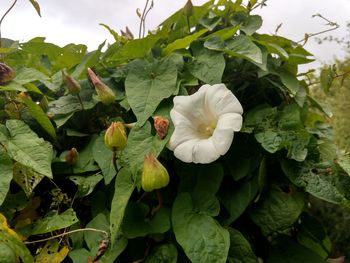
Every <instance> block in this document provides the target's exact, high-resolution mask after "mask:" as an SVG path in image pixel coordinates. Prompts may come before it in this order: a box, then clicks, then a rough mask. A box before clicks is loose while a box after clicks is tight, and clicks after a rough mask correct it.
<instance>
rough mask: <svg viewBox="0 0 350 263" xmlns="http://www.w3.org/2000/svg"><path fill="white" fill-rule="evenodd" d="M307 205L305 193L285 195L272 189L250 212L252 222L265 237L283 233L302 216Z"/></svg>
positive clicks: (279, 190)
mask: <svg viewBox="0 0 350 263" xmlns="http://www.w3.org/2000/svg"><path fill="white" fill-rule="evenodd" d="M304 205H305V198H304V194H303V193H299V192H290V193H285V192H283V191H282V190H281V189H280V188H279V187H277V186H276V187H274V188H272V189H271V190H270V191H269V192H268V194H267V196H266V197H265V198H264V199H263V201H262V203H261V204H260V205H259V206H258V207H255V208H254V209H252V210H251V211H250V215H251V218H252V220H253V221H254V222H255V223H256V224H257V225H258V226H260V228H261V230H262V232H263V233H264V234H265V235H268V234H272V233H274V232H276V231H283V230H285V229H287V228H288V227H290V226H291V225H292V224H294V223H295V221H296V220H297V219H298V217H299V216H300V214H301V212H302V210H303V208H304Z"/></svg>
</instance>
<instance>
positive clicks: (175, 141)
mask: <svg viewBox="0 0 350 263" xmlns="http://www.w3.org/2000/svg"><path fill="white" fill-rule="evenodd" d="M193 139H198V140H199V139H200V138H199V137H198V135H197V134H196V133H195V132H194V131H193V130H192V129H190V128H189V127H186V126H177V127H176V128H175V131H174V132H173V134H172V135H171V137H170V140H169V143H168V148H169V149H170V150H172V151H173V150H174V149H175V148H176V147H177V146H178V145H180V144H181V143H183V142H185V141H188V140H193Z"/></svg>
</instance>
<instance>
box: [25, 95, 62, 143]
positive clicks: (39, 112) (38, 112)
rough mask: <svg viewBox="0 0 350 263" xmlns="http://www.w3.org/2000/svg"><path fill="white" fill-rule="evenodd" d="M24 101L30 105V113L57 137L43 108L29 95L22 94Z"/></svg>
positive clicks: (47, 130) (49, 132) (50, 133)
mask: <svg viewBox="0 0 350 263" xmlns="http://www.w3.org/2000/svg"><path fill="white" fill-rule="evenodd" d="M21 99H22V101H23V102H24V104H25V105H26V106H27V107H28V111H29V113H30V115H31V116H32V117H33V118H34V119H35V120H36V121H37V122H38V123H39V124H40V126H41V127H42V128H43V129H44V130H45V131H46V132H47V133H48V134H49V135H50V136H51V137H52V138H53V139H56V131H55V128H54V127H53V125H52V123H51V121H50V120H49V118H48V117H47V115H46V113H45V112H44V111H43V109H42V108H41V107H40V106H39V105H38V104H37V103H35V102H34V101H33V100H32V99H31V98H30V97H29V96H21Z"/></svg>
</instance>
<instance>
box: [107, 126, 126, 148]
mask: <svg viewBox="0 0 350 263" xmlns="http://www.w3.org/2000/svg"><path fill="white" fill-rule="evenodd" d="M127 142H128V137H127V136H126V130H125V127H124V124H123V123H121V122H119V121H118V122H112V124H111V125H110V126H109V128H108V129H107V131H106V134H105V145H106V146H107V147H108V148H109V149H111V150H112V151H116V150H123V149H124V148H125V146H126V144H127Z"/></svg>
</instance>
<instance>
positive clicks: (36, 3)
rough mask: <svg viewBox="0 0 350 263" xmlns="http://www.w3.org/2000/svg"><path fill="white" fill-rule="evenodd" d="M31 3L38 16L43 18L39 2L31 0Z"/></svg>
mask: <svg viewBox="0 0 350 263" xmlns="http://www.w3.org/2000/svg"><path fill="white" fill-rule="evenodd" d="M29 2H30V3H31V4H32V5H33V7H34V8H35V10H36V12H37V13H38V15H39V16H40V17H41V13H40V5H39V3H38V2H37V1H35V0H29Z"/></svg>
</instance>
